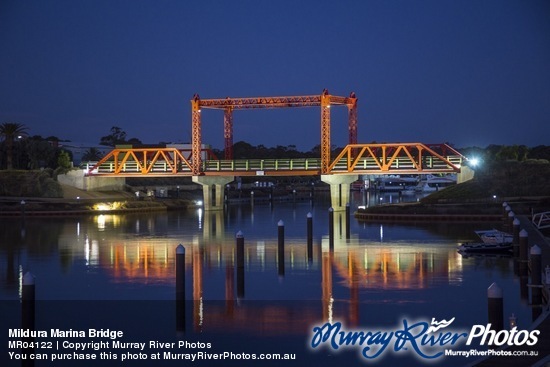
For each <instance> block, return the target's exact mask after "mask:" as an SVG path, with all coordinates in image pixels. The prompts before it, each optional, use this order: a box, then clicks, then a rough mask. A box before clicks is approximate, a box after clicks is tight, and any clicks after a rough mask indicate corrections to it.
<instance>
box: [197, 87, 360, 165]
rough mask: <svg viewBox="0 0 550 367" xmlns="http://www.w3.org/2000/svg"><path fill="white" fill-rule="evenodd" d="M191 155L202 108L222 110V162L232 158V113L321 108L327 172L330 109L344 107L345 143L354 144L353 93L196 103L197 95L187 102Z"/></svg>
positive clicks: (214, 100) (204, 100) (355, 124)
mask: <svg viewBox="0 0 550 367" xmlns="http://www.w3.org/2000/svg"><path fill="white" fill-rule="evenodd" d="M191 105H192V128H193V144H192V146H193V147H194V148H193V151H194V152H195V151H196V152H198V151H199V150H200V145H201V141H200V139H201V135H200V134H201V126H200V124H201V122H200V111H201V109H202V108H208V109H221V110H224V140H225V143H224V146H225V158H226V159H231V158H233V116H232V112H233V110H234V109H252V108H287V107H316V106H320V107H321V161H322V162H323V165H322V171H323V173H327V172H328V167H329V165H330V107H331V106H347V107H348V110H349V112H348V128H349V134H350V136H349V142H350V143H356V142H357V98H356V97H355V93H353V92H352V93H351V94H350V96H349V97H340V96H333V95H330V94H329V93H328V90H327V89H324V90H323V93H322V94H321V95H315V96H283V97H251V98H229V97H226V98H220V99H200V98H199V96H198V95H197V94H195V96H194V97H193V99H192V100H191ZM200 166H201V164H200V157H199V159H197V160H193V173H194V174H197V175H198V174H201V172H200Z"/></svg>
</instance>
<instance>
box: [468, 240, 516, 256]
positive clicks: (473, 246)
mask: <svg viewBox="0 0 550 367" xmlns="http://www.w3.org/2000/svg"><path fill="white" fill-rule="evenodd" d="M511 250H512V244H511V243H485V242H466V243H463V244H462V245H460V246H459V247H458V252H460V253H506V252H510V251H511Z"/></svg>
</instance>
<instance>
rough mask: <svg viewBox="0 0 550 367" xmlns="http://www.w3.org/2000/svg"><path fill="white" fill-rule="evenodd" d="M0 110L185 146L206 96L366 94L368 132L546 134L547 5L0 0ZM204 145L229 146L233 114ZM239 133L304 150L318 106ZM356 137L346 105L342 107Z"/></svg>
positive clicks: (541, 137) (75, 137)
mask: <svg viewBox="0 0 550 367" xmlns="http://www.w3.org/2000/svg"><path fill="white" fill-rule="evenodd" d="M0 47H1V55H2V57H0V85H1V88H0V122H19V123H22V124H24V125H26V126H27V127H29V133H30V135H42V136H43V137H47V136H51V135H54V136H57V137H58V138H60V139H67V140H71V141H73V142H81V143H88V144H97V143H98V142H99V140H100V138H101V136H104V135H108V134H109V132H110V128H111V127H112V126H118V127H121V128H122V129H123V130H125V131H126V132H127V137H128V138H131V137H136V138H138V139H140V140H142V141H143V142H144V143H150V144H154V143H158V142H161V141H163V142H174V143H177V142H190V141H191V106H190V102H189V101H190V99H191V98H192V97H193V95H194V94H195V93H198V94H199V95H200V96H201V98H205V99H206V98H225V97H228V96H229V97H256V96H292V95H315V94H321V92H322V90H323V88H327V89H328V90H329V93H330V94H333V95H340V96H348V95H349V93H350V92H352V91H353V92H355V93H356V95H357V97H358V99H359V107H358V108H359V109H358V111H359V112H358V117H359V125H358V141H359V142H360V143H369V142H373V141H376V142H422V143H442V142H449V143H451V144H453V145H455V146H456V147H469V146H478V147H486V146H487V145H489V144H502V145H512V144H525V145H527V146H530V147H532V146H536V145H550V1H547V0H541V1H531V0H525V1H508V0H484V1H480V0H462V1H445V0H434V1H412V0H403V1H401V0H395V1H368V0H367V1H360V0H356V1H341V0H339V1H296V0H289V1H286V0H279V1H259V0H255V1H204V0H198V1H183V0H181V1H152V0H151V1H139V0H128V1H117V0H105V1H104V0H93V1H91V0H90V1H86V0H85V1H74V0H63V1H61V0H55V1H52V0H2V1H1V2H0ZM202 116H203V142H204V143H209V144H212V145H213V146H214V147H216V148H223V112H222V111H217V110H205V111H204V113H203V114H202ZM233 119H234V141H235V142H237V141H240V140H244V141H246V142H249V143H251V144H253V145H258V144H263V145H265V146H267V147H274V146H276V145H283V146H287V145H296V146H297V148H298V149H299V150H309V149H311V148H312V147H313V146H315V145H317V144H319V141H320V109H319V108H317V107H311V108H303V109H299V108H293V109H282V110H281V109H278V110H247V111H235V112H234V115H233ZM332 143H333V144H334V145H339V146H343V145H345V144H346V143H347V108H345V107H336V108H334V109H332Z"/></svg>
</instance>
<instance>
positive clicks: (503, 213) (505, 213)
mask: <svg viewBox="0 0 550 367" xmlns="http://www.w3.org/2000/svg"><path fill="white" fill-rule="evenodd" d="M507 207H508V208H509V206H508V203H507V202H506V201H505V202H503V203H502V219H506V218H508V211H506V208H507Z"/></svg>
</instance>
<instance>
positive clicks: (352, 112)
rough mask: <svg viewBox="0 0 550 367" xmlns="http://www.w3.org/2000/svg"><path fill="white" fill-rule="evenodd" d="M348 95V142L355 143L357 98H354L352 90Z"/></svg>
mask: <svg viewBox="0 0 550 367" xmlns="http://www.w3.org/2000/svg"><path fill="white" fill-rule="evenodd" d="M349 97H350V98H349V103H348V104H347V106H348V130H349V141H348V144H357V98H355V93H354V92H352V93H351V94H350V96H349Z"/></svg>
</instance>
